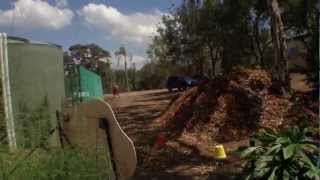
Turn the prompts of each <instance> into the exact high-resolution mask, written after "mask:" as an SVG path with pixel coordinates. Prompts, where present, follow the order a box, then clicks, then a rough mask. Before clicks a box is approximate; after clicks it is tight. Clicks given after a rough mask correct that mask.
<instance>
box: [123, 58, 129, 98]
mask: <svg viewBox="0 0 320 180" xmlns="http://www.w3.org/2000/svg"><path fill="white" fill-rule="evenodd" d="M124 73H125V83H126V90H127V91H128V92H129V83H128V71H127V56H124Z"/></svg>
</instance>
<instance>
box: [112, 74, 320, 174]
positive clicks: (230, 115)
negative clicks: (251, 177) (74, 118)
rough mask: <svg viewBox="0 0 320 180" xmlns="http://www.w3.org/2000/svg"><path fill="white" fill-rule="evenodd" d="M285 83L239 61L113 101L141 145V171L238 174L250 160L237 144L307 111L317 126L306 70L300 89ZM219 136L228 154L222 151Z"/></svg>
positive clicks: (305, 115)
mask: <svg viewBox="0 0 320 180" xmlns="http://www.w3.org/2000/svg"><path fill="white" fill-rule="evenodd" d="M281 86H282V85H281V84H279V82H276V81H274V80H272V79H271V74H270V73H269V72H267V71H265V70H261V69H239V70H237V71H235V72H233V73H231V74H229V75H228V76H224V77H218V78H216V79H215V80H213V81H211V82H206V83H203V84H201V85H200V86H198V87H195V88H192V89H189V90H187V91H184V92H168V91H167V90H151V91H140V92H130V93H123V94H121V97H120V98H113V97H112V96H107V97H106V101H107V102H109V103H110V104H111V106H112V107H113V109H114V111H115V113H116V116H117V119H118V121H119V123H120V125H121V126H122V128H123V129H124V131H125V132H126V133H127V134H128V136H129V137H130V138H131V139H132V140H133V141H134V144H135V146H136V150H137V155H138V167H137V170H136V174H135V176H134V177H133V179H148V180H149V179H187V180H188V179H217V178H222V179H235V178H239V177H241V171H242V166H243V162H242V161H241V160H240V159H239V157H238V156H237V154H236V150H237V149H238V148H239V147H241V146H248V145H249V138H250V136H251V135H252V134H254V133H255V132H257V131H259V130H261V129H262V128H272V129H282V128H289V127H292V126H294V125H296V124H299V123H300V122H301V121H302V120H304V119H308V120H309V121H310V124H312V125H314V126H315V127H316V126H317V115H318V105H317V101H315V100H314V99H315V97H317V94H312V93H311V90H312V89H308V88H309V87H308V86H306V85H305V83H303V80H302V79H301V78H300V76H299V75H294V76H292V77H291V87H292V89H293V91H294V92H293V93H289V94H288V93H284V91H282V89H281V88H280V87H281ZM293 87H294V88H293ZM159 137H161V139H159ZM163 137H165V139H164V138H163ZM158 142H161V144H163V142H166V145H165V146H164V147H162V145H161V146H157V145H158ZM217 144H222V145H223V146H224V148H225V151H226V154H227V156H228V158H227V159H226V160H223V161H218V160H215V159H214V157H213V147H214V146H215V145H217ZM159 147H161V148H159Z"/></svg>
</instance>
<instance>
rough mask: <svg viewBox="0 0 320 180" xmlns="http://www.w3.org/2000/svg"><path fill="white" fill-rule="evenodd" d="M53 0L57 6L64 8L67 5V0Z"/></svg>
mask: <svg viewBox="0 0 320 180" xmlns="http://www.w3.org/2000/svg"><path fill="white" fill-rule="evenodd" d="M55 2H56V6H57V7H61V8H64V7H67V6H68V0H55Z"/></svg>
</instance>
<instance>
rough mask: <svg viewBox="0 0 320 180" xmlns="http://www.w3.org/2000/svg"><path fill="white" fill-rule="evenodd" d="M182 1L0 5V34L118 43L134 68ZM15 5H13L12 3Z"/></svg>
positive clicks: (33, 0) (50, 0)
mask: <svg viewBox="0 0 320 180" xmlns="http://www.w3.org/2000/svg"><path fill="white" fill-rule="evenodd" d="M181 1H182V0H18V1H16V2H15V1H13V0H1V3H0V32H6V33H7V34H8V35H11V36H19V37H24V38H28V39H32V40H36V41H45V42H52V43H55V44H60V45H62V46H63V48H64V49H67V48H68V47H69V46H70V45H73V44H76V43H82V44H84V43H96V44H98V45H100V46H102V47H103V48H105V49H107V50H109V51H110V52H112V53H113V52H114V51H115V50H116V49H117V48H119V46H120V45H121V44H124V45H125V47H126V48H127V49H128V51H129V52H131V53H132V54H133V59H134V60H136V63H137V65H138V66H140V67H141V66H142V65H143V64H144V63H145V62H146V54H145V51H146V47H147V45H148V43H150V39H151V37H152V36H153V35H155V34H156V31H155V30H156V25H157V23H159V22H160V20H161V16H162V15H163V14H165V13H167V12H168V11H169V9H170V7H172V4H175V5H176V6H177V5H179V4H180V3H181ZM14 2H15V3H14Z"/></svg>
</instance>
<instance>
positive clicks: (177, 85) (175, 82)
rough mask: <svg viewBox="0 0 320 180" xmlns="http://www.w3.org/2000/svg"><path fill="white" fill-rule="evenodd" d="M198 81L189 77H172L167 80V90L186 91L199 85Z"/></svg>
mask: <svg viewBox="0 0 320 180" xmlns="http://www.w3.org/2000/svg"><path fill="white" fill-rule="evenodd" d="M198 83H199V82H198V81H197V80H194V79H192V78H190V77H188V76H170V77H169V78H168V80H167V89H168V90H169V91H172V90H173V89H178V90H186V89H187V88H188V87H193V86H196V85H198Z"/></svg>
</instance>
